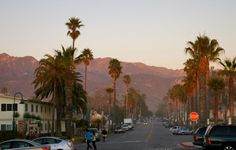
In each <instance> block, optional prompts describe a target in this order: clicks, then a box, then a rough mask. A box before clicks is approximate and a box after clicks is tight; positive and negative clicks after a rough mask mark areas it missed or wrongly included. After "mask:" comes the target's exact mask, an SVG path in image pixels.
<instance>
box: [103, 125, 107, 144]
mask: <svg viewBox="0 0 236 150" xmlns="http://www.w3.org/2000/svg"><path fill="white" fill-rule="evenodd" d="M106 137H107V130H106V129H105V128H103V129H102V139H103V142H105V141H106Z"/></svg>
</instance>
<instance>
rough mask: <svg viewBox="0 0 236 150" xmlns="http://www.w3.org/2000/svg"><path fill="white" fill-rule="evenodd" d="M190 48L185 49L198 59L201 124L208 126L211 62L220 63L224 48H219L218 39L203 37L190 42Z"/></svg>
mask: <svg viewBox="0 0 236 150" xmlns="http://www.w3.org/2000/svg"><path fill="white" fill-rule="evenodd" d="M188 45H189V47H187V48H186V49H185V51H186V53H189V54H190V56H191V57H192V58H193V59H196V60H197V62H198V63H199V64H198V75H199V94H200V95H199V100H200V116H202V117H201V120H200V121H201V123H202V124H206V117H207V114H208V112H207V100H206V93H207V80H208V75H209V62H216V61H219V60H220V59H219V55H220V53H221V52H222V51H224V50H223V48H221V47H219V43H218V41H217V40H216V39H212V40H211V39H210V38H209V37H207V36H205V35H203V36H201V35H200V36H198V37H197V39H196V41H195V42H191V41H189V42H188Z"/></svg>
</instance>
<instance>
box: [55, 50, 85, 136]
mask: <svg viewBox="0 0 236 150" xmlns="http://www.w3.org/2000/svg"><path fill="white" fill-rule="evenodd" d="M75 50H76V49H73V48H72V47H68V48H67V49H65V48H64V47H62V50H61V51H56V53H57V55H56V57H57V59H59V60H60V61H61V62H62V64H63V66H64V67H63V72H64V74H65V76H64V78H63V79H64V86H65V99H66V103H65V120H66V132H67V136H68V137H69V138H70V137H71V136H72V134H73V132H74V131H73V129H74V128H73V125H72V116H73V109H72V102H73V91H72V90H73V83H74V82H79V80H78V79H79V75H80V73H79V72H76V71H75V59H74V53H75Z"/></svg>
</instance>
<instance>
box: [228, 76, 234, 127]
mask: <svg viewBox="0 0 236 150" xmlns="http://www.w3.org/2000/svg"><path fill="white" fill-rule="evenodd" d="M233 83H234V80H233V78H232V77H230V78H229V104H230V109H229V110H230V117H231V123H232V124H233V123H234V91H233V89H234V84H233Z"/></svg>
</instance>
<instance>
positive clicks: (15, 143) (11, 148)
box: [0, 139, 50, 150]
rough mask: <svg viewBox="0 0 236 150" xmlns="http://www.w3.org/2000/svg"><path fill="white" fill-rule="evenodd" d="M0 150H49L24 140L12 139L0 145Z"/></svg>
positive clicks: (46, 147)
mask: <svg viewBox="0 0 236 150" xmlns="http://www.w3.org/2000/svg"><path fill="white" fill-rule="evenodd" d="M0 149H1V150H5V149H7V150H16V149H17V150H50V147H48V146H42V145H41V144H39V143H36V142H34V141H30V140H25V139H12V140H7V141H3V142H1V143H0Z"/></svg>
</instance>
